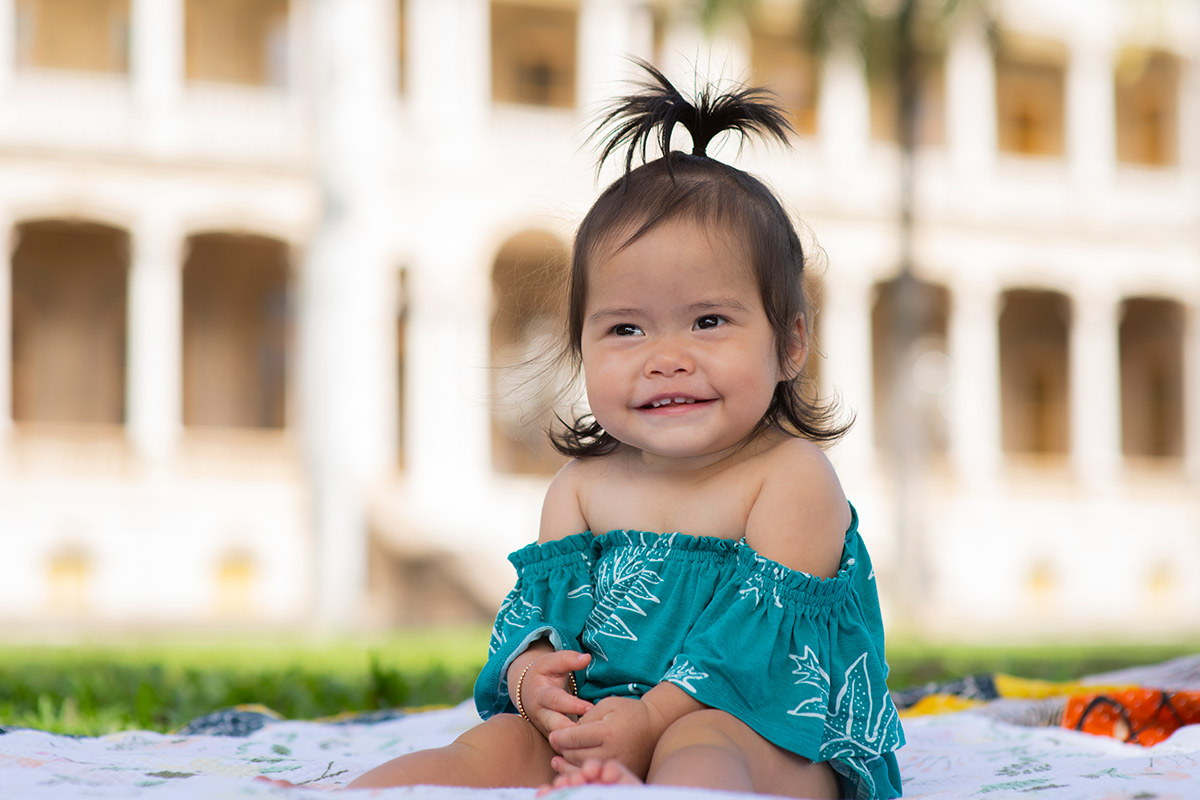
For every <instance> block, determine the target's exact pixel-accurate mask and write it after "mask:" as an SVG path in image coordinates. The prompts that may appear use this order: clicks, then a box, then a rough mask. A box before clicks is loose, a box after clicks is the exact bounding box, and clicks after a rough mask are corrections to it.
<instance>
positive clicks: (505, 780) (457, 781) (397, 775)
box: [346, 714, 555, 789]
mask: <svg viewBox="0 0 1200 800" xmlns="http://www.w3.org/2000/svg"><path fill="white" fill-rule="evenodd" d="M553 757H554V751H553V750H552V749H550V743H549V742H547V741H546V738H545V737H544V736H542V735H541V734H540V733H539V732H538V731H537V729H536V728H534V727H533V726H532V725H530V724H529V723H528V722H526V721H525V720H523V719H521V718H520V717H519V716H517V715H516V714H497V715H496V716H494V717H492V718H490V719H488V720H487V721H485V722H483V723H482V724H480V725H476V726H475V727H474V728H472V729H471V730H469V731H467V732H466V733H464V734H463V735H462V736H459V737H458V738H457V739H455V740H454V741H453V742H452V743H450V744H448V745H446V746H445V747H437V748H432V749H429V750H419V751H417V752H415V753H409V754H407V755H403V756H400V757H398V758H393V759H392V760H391V761H388V762H387V763H386V764H382V765H380V766H378V767H375V769H373V770H371V771H370V772H367V773H365V774H363V775H360V776H359V777H358V778H356V779H355V780H354V781H353V782H352V783H351V784H350V785H349V786H347V787H346V788H348V789H366V788H374V787H382V786H415V785H418V784H425V785H433V786H473V787H478V788H498V787H504V786H542V785H545V784H547V783H549V782H550V781H552V780H553V779H554V777H555V772H554V770H553V769H551V767H550V759H551V758H553Z"/></svg>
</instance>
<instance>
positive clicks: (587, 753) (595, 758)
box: [559, 747, 606, 781]
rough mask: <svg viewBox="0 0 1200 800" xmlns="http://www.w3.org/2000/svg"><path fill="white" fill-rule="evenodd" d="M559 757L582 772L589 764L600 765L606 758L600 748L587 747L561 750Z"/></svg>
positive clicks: (583, 773)
mask: <svg viewBox="0 0 1200 800" xmlns="http://www.w3.org/2000/svg"><path fill="white" fill-rule="evenodd" d="M559 757H560V758H562V759H563V760H564V761H566V762H567V763H568V764H574V765H575V766H577V767H579V768H580V769H581V770H582V769H583V768H584V767H586V766H587V765H588V764H589V763H594V764H602V763H603V761H602V759H604V758H605V757H606V753H605V752H604V748H602V747H587V748H583V749H580V750H563V751H562V753H560V755H559ZM580 775H586V773H585V772H581V773H580ZM588 780H589V781H591V780H592V779H591V778H589V779H588Z"/></svg>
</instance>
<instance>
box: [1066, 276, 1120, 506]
mask: <svg viewBox="0 0 1200 800" xmlns="http://www.w3.org/2000/svg"><path fill="white" fill-rule="evenodd" d="M1071 301H1072V307H1071V333H1070V336H1071V341H1070V388H1069V391H1070V430H1071V434H1070V441H1071V461H1072V463H1073V464H1074V467H1075V472H1076V474H1077V475H1078V476H1079V479H1080V482H1081V483H1082V484H1083V485H1084V486H1086V487H1089V488H1099V489H1103V488H1106V487H1108V486H1109V485H1110V484H1111V483H1112V481H1113V480H1114V479H1115V478H1116V472H1117V470H1118V468H1119V467H1120V463H1121V355H1120V328H1119V323H1120V319H1119V317H1120V313H1119V309H1120V301H1119V298H1117V297H1116V295H1115V294H1113V293H1110V292H1109V291H1106V290H1100V289H1094V288H1092V289H1089V288H1084V289H1081V290H1078V291H1076V292H1074V293H1073V294H1072V296H1071Z"/></svg>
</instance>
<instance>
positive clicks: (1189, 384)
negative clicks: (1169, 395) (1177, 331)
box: [1183, 306, 1200, 483]
mask: <svg viewBox="0 0 1200 800" xmlns="http://www.w3.org/2000/svg"><path fill="white" fill-rule="evenodd" d="M1186 312H1187V316H1186V322H1185V327H1184V331H1185V333H1184V340H1183V431H1184V437H1185V438H1184V443H1183V457H1184V464H1185V467H1186V469H1187V474H1188V475H1189V476H1190V477H1191V480H1192V482H1193V483H1200V307H1197V306H1191V307H1190V308H1186Z"/></svg>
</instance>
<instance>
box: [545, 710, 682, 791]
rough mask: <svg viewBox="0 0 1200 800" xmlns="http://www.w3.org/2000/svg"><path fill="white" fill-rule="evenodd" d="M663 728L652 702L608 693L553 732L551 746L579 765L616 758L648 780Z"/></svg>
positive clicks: (564, 757) (567, 759)
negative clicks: (608, 694) (565, 726)
mask: <svg viewBox="0 0 1200 800" xmlns="http://www.w3.org/2000/svg"><path fill="white" fill-rule="evenodd" d="M661 728H662V725H661V721H660V720H659V719H658V715H657V713H656V712H655V711H654V709H653V708H652V707H651V706H650V705H648V704H646V703H643V702H642V701H641V700H639V699H637V698H633V697H606V698H605V699H603V700H601V701H600V702H598V703H596V705H595V706H593V707H592V709H591V710H589V711H588V712H587V713H586V714H584V715H583V716H582V717H580V718H579V722H578V723H577V724H575V725H573V726H571V727H569V728H563V729H562V730H557V731H554V732H553V733H551V734H550V746H551V747H553V748H554V749H555V750H556V751H557V752H558V753H560V754H561V757H562V758H563V759H564V760H565V761H566V762H567V763H568V764H572V765H574V766H576V767H579V766H582V765H583V762H585V761H587V760H589V759H596V760H598V761H607V760H610V759H613V760H616V761H619V762H621V763H622V764H624V765H625V766H626V767H627V768H628V769H629V771H630V772H632V773H633V774H634V775H636V776H638V777H639V778H641V779H642V780H645V778H646V772H647V771H648V770H649V769H650V758H651V756H653V755H654V746H655V745H656V744H657V743H658V738H659V737H660V736H661V735H662V729H661ZM555 761H558V759H555Z"/></svg>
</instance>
